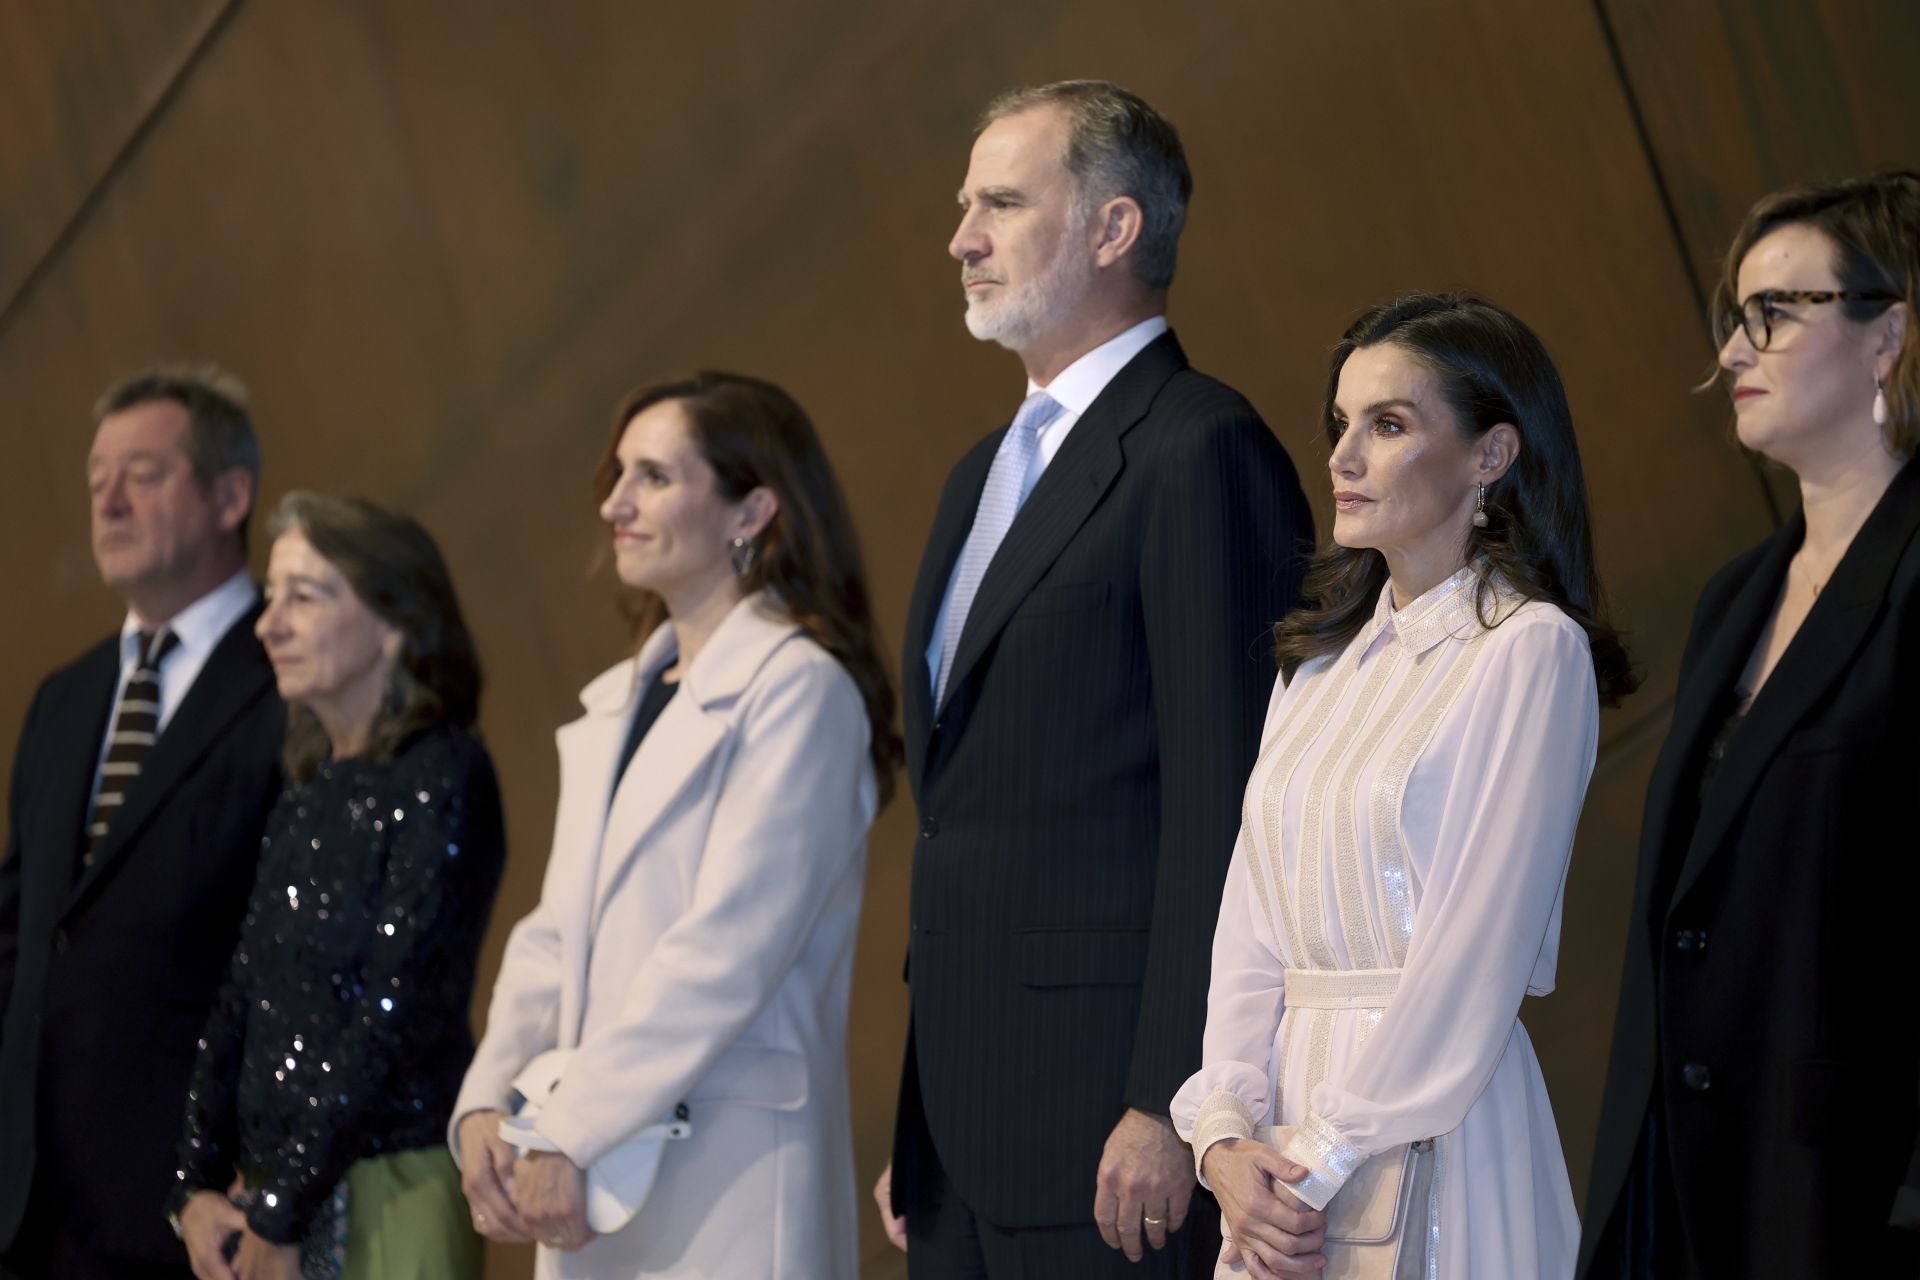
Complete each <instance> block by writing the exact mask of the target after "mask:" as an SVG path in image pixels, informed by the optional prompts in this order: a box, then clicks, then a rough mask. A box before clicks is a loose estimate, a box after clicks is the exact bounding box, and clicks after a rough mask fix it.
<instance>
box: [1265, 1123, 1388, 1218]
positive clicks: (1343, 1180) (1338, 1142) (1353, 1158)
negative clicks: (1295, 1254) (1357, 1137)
mask: <svg viewBox="0 0 1920 1280" xmlns="http://www.w3.org/2000/svg"><path fill="white" fill-rule="evenodd" d="M1280 1154H1281V1155H1283V1156H1285V1157H1286V1158H1287V1159H1289V1160H1291V1161H1293V1162H1294V1163H1295V1164H1303V1165H1305V1166H1306V1167H1307V1176H1306V1177H1304V1178H1302V1179H1301V1180H1300V1181H1298V1182H1289V1183H1287V1184H1286V1185H1287V1190H1289V1191H1291V1192H1293V1194H1294V1195H1296V1196H1299V1197H1300V1199H1302V1200H1304V1201H1305V1202H1306V1203H1307V1204H1308V1205H1309V1206H1311V1207H1312V1208H1315V1209H1324V1208H1326V1207H1327V1201H1329V1200H1331V1199H1333V1197H1334V1193H1336V1192H1337V1191H1339V1190H1340V1188H1341V1187H1344V1186H1346V1185H1347V1179H1348V1178H1351V1177H1352V1176H1353V1175H1354V1171H1355V1170H1357V1169H1359V1167H1360V1165H1361V1164H1362V1163H1363V1162H1364V1161H1365V1160H1366V1158H1367V1157H1366V1156H1365V1155H1364V1154H1362V1153H1361V1152H1360V1151H1358V1150H1356V1149H1355V1148H1354V1146H1353V1144H1351V1143H1349V1142H1348V1141H1347V1140H1346V1139H1345V1138H1342V1137H1341V1136H1340V1134H1339V1132H1338V1131H1337V1130H1336V1129H1334V1127H1333V1126H1332V1125H1330V1124H1328V1123H1327V1122H1326V1121H1325V1120H1323V1119H1321V1118H1320V1116H1319V1114H1318V1113H1311V1114H1309V1115H1308V1116H1307V1118H1306V1119H1305V1120H1302V1121H1301V1122H1300V1124H1299V1126H1298V1127H1297V1128H1295V1129H1294V1131H1293V1139H1292V1140H1291V1141H1290V1142H1288V1143H1287V1145H1286V1148H1285V1149H1284V1150H1283V1151H1281V1153H1280Z"/></svg>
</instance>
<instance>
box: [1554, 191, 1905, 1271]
mask: <svg viewBox="0 0 1920 1280" xmlns="http://www.w3.org/2000/svg"><path fill="white" fill-rule="evenodd" d="M1916 290H1920V175H1916V174H1913V173H1890V174H1884V175H1881V176H1879V177H1875V178H1868V179H1864V180H1858V181H1849V182H1838V183H1832V184H1828V185H1821V186H1808V187H1799V188H1794V189H1791V190H1787V191H1782V192H1778V193H1776V194H1773V195H1770V196H1767V197H1766V198H1765V199H1763V200H1761V201H1760V202H1759V204H1757V205H1755V206H1754V208H1753V210H1752V212H1750V213H1749V214H1748V215H1747V220H1746V222H1745V224H1744V225H1742V227H1741V228H1740V232H1739V234H1738V235H1737V236H1736V237H1735V239H1734V243H1733V248H1732V250H1731V251H1730V253H1729V254H1728V257H1727V265H1726V273H1725V276H1724V278H1723V279H1722V281H1721V284H1720V289H1719V298H1718V304H1719V315H1720V316H1721V320H1720V322H1719V328H1718V332H1717V335H1716V336H1717V337H1718V338H1719V340H1720V344H1721V345H1720V357H1719V358H1720V366H1721V368H1722V369H1723V370H1724V371H1725V382H1726V385H1727V388H1728V391H1729V393H1730V394H1731V396H1732V400H1733V409H1734V415H1735V422H1736V425H1737V429H1738V432H1739V438H1740V442H1741V444H1743V445H1745V446H1746V447H1747V448H1749V449H1752V450H1754V451H1755V452H1757V453H1759V454H1761V455H1762V456H1764V457H1765V458H1767V459H1768V460H1770V461H1772V462H1774V463H1777V464H1779V465H1780V466H1783V467H1786V468H1788V469H1789V470H1791V471H1792V472H1793V473H1794V475H1795V476H1796V477H1797V478H1798V480H1799V482H1800V494H1801V507H1800V510H1799V511H1798V512H1796V513H1795V514H1794V515H1793V517H1792V518H1791V519H1790V520H1788V521H1787V523H1786V524H1785V525H1784V526H1783V527H1782V528H1781V529H1780V530H1779V531H1778V532H1777V533H1775V534H1774V535H1773V536H1772V537H1770V538H1768V539H1767V540H1766V541H1765V542H1763V543H1761V544H1760V545H1759V546H1757V547H1755V548H1754V549H1753V550H1751V551H1749V552H1747V553H1746V554H1745V555H1743V556H1741V557H1740V558H1739V559H1737V560H1735V561H1734V562H1733V563H1732V564H1730V565H1728V566H1727V567H1726V568H1724V569H1722V570H1721V571H1720V572H1719V573H1718V574H1717V575H1715V577H1714V578H1713V580H1712V581H1711V582H1709V583H1708V584H1707V588H1706V591H1705V592H1704V593H1703V594H1702V596H1701V598H1700V604H1699V607H1698V608H1697V609H1696V611H1695V613H1694V618H1693V627H1692V632H1691V634H1690V636H1689V638H1688V641H1687V648H1686V652H1685V656H1684V657H1683V659H1682V661H1681V669H1680V681H1679V688H1678V691H1677V693H1676V696H1675V700H1674V704H1673V715H1672V721H1671V724H1670V726H1669V730H1668V736H1667V740H1666V744H1665V746H1664V747H1663V748H1662V750H1661V752H1660V757H1659V760H1658V763H1657V764H1656V765H1655V768H1654V774H1653V780H1652V783H1651V785H1650V787H1649V789H1648V793H1647V802H1646V809H1645V813H1644V818H1643V822H1644V825H1643V828H1642V835H1641V849H1640V872H1639V882H1638V886H1637V888H1636V890H1635V905H1634V912H1633V918H1632V921H1631V925H1630V931H1629V934H1628V945H1627V958H1626V968H1625V974H1624V978H1623V980H1622V986H1621V993H1620V1006H1619V1017H1618V1022H1617V1024H1616V1026H1615V1029H1614V1044H1613V1057H1612V1063H1611V1067H1610V1070H1609V1072H1608V1077H1607V1090H1606V1100H1605V1104H1604V1110H1603V1113H1602V1118H1601V1124H1600V1136H1599V1143H1598V1148H1597V1150H1596V1152H1595V1156H1594V1164H1593V1175H1592V1178H1591V1181H1590V1186H1589V1192H1588V1204H1587V1213H1586V1231H1587V1240H1586V1243H1585V1247H1584V1249H1583V1250H1582V1253H1583V1257H1582V1259H1581V1262H1582V1267H1581V1271H1582V1274H1584V1275H1588V1276H1595V1277H1599V1276H1606V1277H1613V1276H1633V1277H1636V1278H1643V1277H1656V1278H1657V1280H1670V1278H1671V1277H1683V1278H1685V1277H1696V1276H1698V1277H1717V1276H1757V1275H1769V1276H1773V1275H1780V1276H1791V1275H1800V1276H1810V1275H1820V1276H1840V1275H1846V1276H1880V1275H1891V1274H1901V1275H1910V1274H1912V1271H1911V1270H1908V1269H1901V1270H1896V1267H1899V1266H1904V1267H1906V1268H1911V1266H1912V1265H1913V1264H1912V1262H1911V1261H1908V1262H1906V1263H1904V1264H1898V1263H1896V1262H1895V1257H1896V1255H1898V1254H1899V1253H1901V1251H1902V1250H1903V1249H1904V1250H1911V1249H1912V1245H1911V1243H1909V1244H1906V1245H1902V1244H1901V1243H1900V1241H1901V1240H1902V1239H1904V1237H1906V1236H1907V1234H1908V1233H1904V1232H1897V1231H1895V1230H1893V1229H1891V1228H1890V1226H1889V1214H1890V1211H1891V1210H1892V1207H1893V1203H1894V1198H1895V1192H1896V1191H1897V1189H1898V1188H1899V1186H1900V1183H1901V1179H1902V1176H1903V1175H1904V1174H1905V1172H1906V1170H1907V1167H1908V1162H1909V1160H1910V1159H1911V1157H1912V1153H1913V1151H1914V1140H1915V1133H1916V1127H1917V1125H1920V1119H1917V1115H1916V1097H1915V1080H1916V1076H1917V1075H1920V1018H1916V1017H1915V1016H1914V1011H1913V1010H1914V1002H1913V995H1912V991H1913V987H1912V975H1913V970H1914V961H1913V955H1914V952H1913V946H1914V942H1913V936H1912V923H1911V922H1912V920H1913V916H1914V903H1915V901H1916V899H1917V898H1920V838H1916V836H1915V834H1914V829H1913V826H1912V819H1911V816H1910V814H1909V813H1908V812H1907V811H1908V810H1909V809H1910V807H1911V803H1912V797H1913V794H1914V787H1915V784H1916V782H1917V781H1920V733H1917V732H1916V730H1917V729H1920V668H1917V667H1916V664H1915V659H1916V657H1920V536H1917V535H1920V467H1916V466H1915V465H1914V464H1913V461H1912V458H1913V453H1914V447H1915V444H1916V443H1917V442H1920V353H1917V352H1916V350H1915V348H1916V342H1915V339H1914V336H1913V328H1914V318H1915V305H1916ZM1907 1256H1908V1257H1909V1258H1911V1256H1912V1255H1911V1253H1909V1254H1908V1255H1907Z"/></svg>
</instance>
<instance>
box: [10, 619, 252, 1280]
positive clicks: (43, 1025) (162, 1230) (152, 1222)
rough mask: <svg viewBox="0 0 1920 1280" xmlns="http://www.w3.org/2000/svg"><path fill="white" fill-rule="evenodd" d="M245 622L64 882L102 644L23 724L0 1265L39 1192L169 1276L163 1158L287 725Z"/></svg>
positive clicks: (94, 1234)
mask: <svg viewBox="0 0 1920 1280" xmlns="http://www.w3.org/2000/svg"><path fill="white" fill-rule="evenodd" d="M256 616H257V613H250V614H248V615H247V616H246V617H244V618H242V619H241V620H240V621H239V622H237V623H235V624H234V625H233V627H232V629H231V630H229V631H228V632H227V634H226V636H225V637H224V638H223V639H222V640H221V641H220V643H219V645H218V646H217V647H216V648H215V649H214V651H213V653H212V654H211V655H209V657H208V659H207V663H206V665H205V666H204V667H203V668H202V669H201V671H200V674H199V675H198V677H196V678H195V680H194V682H193V686H192V688H191V689H189V690H188V692H187V696H186V698H185V699H184V700H183V701H182V702H181V704H180V706H179V707H178V709H177V710H176V711H175V712H174V715H173V717H172V719H171V720H169V721H168V722H167V727H166V730H165V731H164V732H163V733H162V734H161V735H160V740H159V742H158V743H156V744H155V746H154V748H153V752H152V754H151V755H149V756H148V757H147V760H146V764H145V766H144V767H143V768H142V770H141V772H140V776H139V777H138V778H137V779H136V780H135V781H134V784H133V786H132V787H131V788H130V789H129V791H128V793H127V799H126V807H125V808H124V809H123V810H122V811H121V813H120V815H119V816H118V817H117V818H116V819H115V821H114V824H113V826H112V827H111V828H110V829H109V831H108V833H107V835H106V836H105V837H104V838H103V840H102V842H101V844H100V847H99V849H98V850H97V851H96V853H95V859H94V865H93V866H92V867H91V868H89V869H88V870H86V871H85V872H84V873H83V874H81V875H80V876H79V877H78V879H77V881H76V879H75V874H74V873H75V869H76V867H77V866H78V862H79V857H80V854H81V851H82V849H83V848H84V839H83V836H82V827H83V825H84V823H85V821H86V814H87V805H88V801H89V799H90V797H91V794H92V787H93V775H94V767H95V762H96V760H97V758H98V755H99V751H100V743H101V740H102V738H103V736H104V735H105V733H106V728H107V715H108V713H109V711H110V710H111V708H112V705H113V696H114V691H115V689H116V687H117V686H118V681H119V676H120V641H119V638H118V637H117V636H116V637H114V638H112V639H110V640H107V641H105V642H103V643H102V644H100V645H99V646H98V647H96V648H95V649H93V650H92V651H90V652H89V653H87V654H86V656H84V657H82V658H81V659H80V660H79V661H77V662H75V663H73V664H72V665H71V666H68V667H65V668H63V669H61V670H60V671H57V672H55V673H54V674H53V675H51V676H49V677H48V678H47V680H46V682H45V683H43V684H42V685H41V686H40V689H39V692H38V693H36V694H35V696H34V699H33V705H32V706H31V708H30V709H29V710H28V712H27V719H26V723H25V726H24V727H23V728H22V730H21V734H20V749H19V752H18V754H17V755H16V756H15V757H14V763H13V788H12V795H11V800H10V803H9V806H8V810H7V852H6V861H5V862H4V863H0V999H4V1000H5V1001H6V1006H5V1009H6V1015H5V1023H4V1029H0V1247H5V1246H7V1245H9V1244H11V1243H12V1242H13V1241H14V1239H15V1237H16V1235H17V1234H18V1233H19V1230H20V1226H21V1220H22V1217H23V1215H24V1214H25V1212H26V1207H27V1199H28V1194H29V1191H30V1189H31V1187H32V1186H33V1184H34V1183H35V1182H36V1181H38V1182H41V1183H42V1184H43V1185H42V1192H43V1195H45V1196H46V1197H47V1198H48V1200H49V1202H50V1203H52V1204H55V1205H57V1206H59V1211H60V1212H61V1213H62V1215H63V1224H62V1225H63V1228H64V1229H65V1230H66V1231H67V1232H69V1233H70V1234H72V1235H73V1236H74V1237H75V1238H78V1239H81V1240H84V1241H85V1242H86V1243H87V1244H88V1245H89V1247H91V1248H92V1249H93V1250H94V1251H95V1252H96V1253H98V1254H101V1255H104V1256H108V1257H115V1256H118V1257H125V1258H128V1259H146V1260H150V1261H156V1262H184V1254H183V1253H182V1251H181V1247H180V1244H179V1242H178V1241H176V1240H175V1239H174V1238H173V1233H172V1232H171V1231H169V1230H168V1229H167V1222H166V1216H165V1213H166V1201H167V1196H168V1193H169V1192H170V1190H171V1189H172V1186H173V1182H174V1173H173V1170H174V1163H173V1142H174V1139H175V1137H176V1136H177V1135H178V1134H179V1131H180V1118H181V1116H182V1115H183V1114H184V1113H185V1107H186V1090H187V1078H188V1074H189V1072H190V1071H191V1069H192V1066H193V1057H194V1050H195V1044H196V1042H197V1041H198V1039H199V1036H200V1030H201V1027H202V1026H203V1025H204V1024H205V1022H206V1020H207V1012H208V1010H209V1008H210V1007H211V1006H212V1004H213V998H214V994H215V992H216V991H217V990H218V989H219V986H220V982H221V979H222V978H223V977H225V975H226V967H227V961H228V958H229V957H230V956H231V955H232V953H233V945H234V939H235V937H236V936H237V935H238V932H239V925H240V917H241V915H242V913H243V912H244V910H245V908H246V901H247V892H248V890H249V888H250V887H251V886H252V883H253V870H254V863H255V861H256V859H257V858H258V857H259V853H260V834H261V829H262V827H263V826H264V824H265V821H266V815H267V811H268V809H269V808H270V807H271V806H272V804H273V800H274V797H275V794H276V792H277V790H278V786H279V777H280V766H279V758H280V746H281V738H282V735H283V732H284V727H285V711H284V708H283V706H282V704H281V702H280V699H279V697H278V695H277V694H276V693H275V692H274V687H273V672H272V669H271V668H270V667H269V666H268V664H267V660H266V656H265V654H263V653H262V652H261V649H260V644H259V642H258V641H257V640H256V639H255V638H254V635H253V623H254V618H255V617H256Z"/></svg>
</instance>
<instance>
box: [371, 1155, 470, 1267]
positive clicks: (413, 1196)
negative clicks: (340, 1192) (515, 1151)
mask: <svg viewBox="0 0 1920 1280" xmlns="http://www.w3.org/2000/svg"><path fill="white" fill-rule="evenodd" d="M485 1265H486V1261H485V1245H484V1242H483V1241H482V1240H481V1239H480V1237H479V1236H477V1235H475V1234H474V1231H473V1224H472V1219H471V1218H469V1217H468V1215H467V1198H466V1196H465V1195H464V1194H462V1193H461V1190H460V1170H459V1169H457V1168H455V1167H454V1163H453V1157H452V1156H450V1155H448V1154H447V1149H446V1148H445V1147H420V1148H417V1149H415V1150H413V1151H401V1152H396V1153H395V1154H393V1155H385V1156H372V1157H369V1158H368V1159H365V1160H358V1161H355V1162H354V1164H353V1167H352V1168H350V1169H348V1170H347V1265H346V1269H345V1270H344V1271H342V1272H341V1273H340V1280H479V1277H480V1274H481V1272H482V1270H483V1268H484V1267H485Z"/></svg>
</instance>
